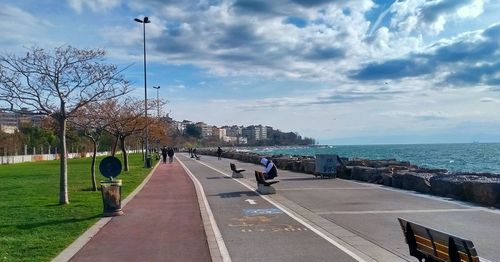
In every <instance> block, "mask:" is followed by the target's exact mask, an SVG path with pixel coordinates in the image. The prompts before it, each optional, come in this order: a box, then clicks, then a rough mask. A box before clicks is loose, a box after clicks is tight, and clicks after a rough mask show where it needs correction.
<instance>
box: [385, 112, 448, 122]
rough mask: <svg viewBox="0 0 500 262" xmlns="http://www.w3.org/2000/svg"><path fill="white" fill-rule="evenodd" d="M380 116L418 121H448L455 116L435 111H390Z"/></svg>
mask: <svg viewBox="0 0 500 262" xmlns="http://www.w3.org/2000/svg"><path fill="white" fill-rule="evenodd" d="M378 115H380V116H383V117H390V118H413V119H416V120H423V121H435V120H446V119H450V118H453V117H454V116H453V115H449V114H445V113H442V112H435V111H422V112H406V111H388V112H384V113H380V114H378Z"/></svg>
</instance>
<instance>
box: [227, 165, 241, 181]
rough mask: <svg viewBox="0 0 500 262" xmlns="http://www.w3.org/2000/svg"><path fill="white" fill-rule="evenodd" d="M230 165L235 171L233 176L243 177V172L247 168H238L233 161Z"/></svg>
mask: <svg viewBox="0 0 500 262" xmlns="http://www.w3.org/2000/svg"><path fill="white" fill-rule="evenodd" d="M229 166H230V167H231V171H233V174H232V176H231V177H232V178H243V174H242V172H243V171H245V169H237V168H236V165H235V164H233V163H229Z"/></svg>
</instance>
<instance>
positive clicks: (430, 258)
mask: <svg viewBox="0 0 500 262" xmlns="http://www.w3.org/2000/svg"><path fill="white" fill-rule="evenodd" d="M398 220H399V224H400V225H401V229H402V230H403V234H404V236H405V239H406V243H407V244H408V247H409V249H410V255H411V256H414V257H416V258H418V260H419V261H422V260H424V259H425V262H480V261H484V260H480V258H479V256H478V255H477V251H476V249H475V247H474V244H473V243H472V241H470V240H466V239H463V238H460V237H456V236H453V235H450V234H448V233H445V232H441V231H438V230H435V229H432V228H429V227H426V226H422V225H419V224H417V223H414V222H411V221H408V220H405V219H403V218H398Z"/></svg>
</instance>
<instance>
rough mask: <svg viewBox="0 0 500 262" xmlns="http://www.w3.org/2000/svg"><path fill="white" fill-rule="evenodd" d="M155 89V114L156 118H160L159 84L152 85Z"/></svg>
mask: <svg viewBox="0 0 500 262" xmlns="http://www.w3.org/2000/svg"><path fill="white" fill-rule="evenodd" d="M153 88H154V89H156V106H157V110H158V112H157V114H156V116H157V117H158V119H159V118H160V86H153Z"/></svg>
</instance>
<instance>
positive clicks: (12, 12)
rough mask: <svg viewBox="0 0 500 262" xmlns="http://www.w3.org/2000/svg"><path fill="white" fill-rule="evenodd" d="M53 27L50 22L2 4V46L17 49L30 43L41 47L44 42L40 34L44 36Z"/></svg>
mask: <svg viewBox="0 0 500 262" xmlns="http://www.w3.org/2000/svg"><path fill="white" fill-rule="evenodd" d="M53 26H54V25H53V24H52V23H51V22H50V21H48V20H46V19H42V18H39V17H37V16H35V15H33V14H31V13H30V12H28V11H25V10H23V9H21V8H19V7H15V6H13V5H8V4H4V3H0V32H2V37H1V38H0V44H1V45H2V46H8V47H15V46H21V45H26V44H28V43H33V44H34V43H37V44H39V45H41V42H42V41H41V40H40V38H39V37H38V36H39V35H38V34H39V33H42V34H43V33H44V32H46V31H47V30H48V29H50V28H52V27H53ZM9 49H10V48H9ZM4 50H5V49H4Z"/></svg>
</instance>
